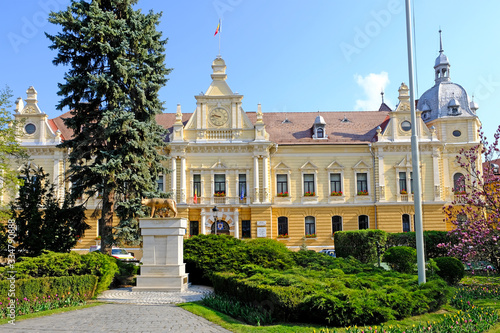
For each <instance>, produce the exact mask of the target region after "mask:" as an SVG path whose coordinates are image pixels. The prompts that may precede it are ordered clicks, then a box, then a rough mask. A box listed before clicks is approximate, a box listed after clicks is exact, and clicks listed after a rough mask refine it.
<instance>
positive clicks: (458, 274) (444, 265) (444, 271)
mask: <svg viewBox="0 0 500 333" xmlns="http://www.w3.org/2000/svg"><path fill="white" fill-rule="evenodd" d="M434 261H435V262H436V265H437V267H438V268H439V271H437V272H436V273H437V275H439V276H440V277H441V278H442V279H443V280H445V281H446V283H448V284H449V285H456V284H457V283H458V282H460V280H462V278H463V277H464V275H465V269H464V265H462V263H461V262H460V260H458V259H457V258H453V257H441V258H435V259H434Z"/></svg>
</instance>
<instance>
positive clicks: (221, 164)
mask: <svg viewBox="0 0 500 333" xmlns="http://www.w3.org/2000/svg"><path fill="white" fill-rule="evenodd" d="M227 168H228V167H227V166H226V165H225V164H224V163H222V162H221V160H218V161H217V162H216V163H215V164H214V165H212V166H211V169H227Z"/></svg>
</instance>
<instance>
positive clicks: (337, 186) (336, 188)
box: [330, 173, 342, 193]
mask: <svg viewBox="0 0 500 333" xmlns="http://www.w3.org/2000/svg"><path fill="white" fill-rule="evenodd" d="M330 190H331V191H332V193H333V192H335V193H340V192H342V183H341V182H340V173H331V174H330Z"/></svg>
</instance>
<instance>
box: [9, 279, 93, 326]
mask: <svg viewBox="0 0 500 333" xmlns="http://www.w3.org/2000/svg"><path fill="white" fill-rule="evenodd" d="M8 278H9V277H7V278H6V279H4V280H1V281H0V304H1V305H0V318H3V317H5V315H6V314H7V313H8V312H7V309H6V307H7V305H8V304H9V302H10V300H9V298H11V299H14V300H15V299H17V301H16V305H17V306H18V307H21V306H24V308H28V309H31V308H33V307H37V306H39V304H38V303H40V302H41V303H50V302H52V301H58V300H63V299H66V298H68V297H71V298H72V299H73V300H76V301H78V302H80V301H84V300H87V299H90V298H92V297H93V296H94V290H95V287H96V283H97V277H95V276H92V275H80V276H60V277H40V278H30V279H13V280H10V279H8ZM23 301H24V302H23ZM26 302H27V303H28V304H27V305H28V306H26ZM49 306H50V305H49ZM25 311H26V310H25ZM30 312H31V311H30ZM25 313H27V312H25Z"/></svg>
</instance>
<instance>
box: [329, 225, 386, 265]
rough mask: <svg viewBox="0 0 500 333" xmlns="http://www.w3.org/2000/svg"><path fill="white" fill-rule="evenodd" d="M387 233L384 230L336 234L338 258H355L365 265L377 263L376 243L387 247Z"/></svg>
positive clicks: (340, 232)
mask: <svg viewBox="0 0 500 333" xmlns="http://www.w3.org/2000/svg"><path fill="white" fill-rule="evenodd" d="M386 239H387V233H386V232H385V231H382V230H373V229H367V230H356V231H339V232H336V233H335V236H334V241H335V253H336V254H337V257H342V258H346V257H349V256H353V257H354V258H356V259H357V260H359V261H361V262H362V263H364V264H368V263H373V262H376V261H377V247H376V242H378V243H379V244H380V246H385V243H386Z"/></svg>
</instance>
